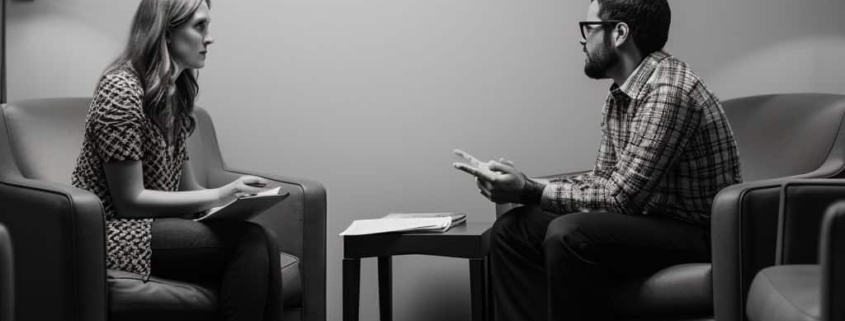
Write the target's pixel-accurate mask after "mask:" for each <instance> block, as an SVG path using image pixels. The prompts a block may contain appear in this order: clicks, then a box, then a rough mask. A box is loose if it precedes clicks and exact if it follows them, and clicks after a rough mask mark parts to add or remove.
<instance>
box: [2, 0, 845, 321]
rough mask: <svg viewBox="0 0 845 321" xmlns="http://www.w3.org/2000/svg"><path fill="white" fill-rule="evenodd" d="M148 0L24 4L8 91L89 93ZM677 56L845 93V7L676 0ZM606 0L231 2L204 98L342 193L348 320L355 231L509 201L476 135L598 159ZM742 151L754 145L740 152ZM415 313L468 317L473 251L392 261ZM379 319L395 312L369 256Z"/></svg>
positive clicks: (222, 16) (218, 26) (524, 164)
mask: <svg viewBox="0 0 845 321" xmlns="http://www.w3.org/2000/svg"><path fill="white" fill-rule="evenodd" d="M137 3H138V1H106V0H62V1H48V0H36V1H32V2H16V1H12V2H10V3H9V6H8V11H9V12H8V14H9V17H8V35H7V46H8V58H7V59H8V81H9V84H8V92H9V100H10V101H14V100H17V99H26V98H38V97H56V96H89V95H91V94H92V92H93V90H94V86H95V84H96V81H97V79H98V76H99V75H100V73H101V72H102V70H103V68H104V67H105V66H106V65H107V64H108V63H109V62H110V61H111V60H112V59H113V58H114V57H115V56H116V55H117V54H118V53H119V51H120V50H121V49H122V46H123V44H124V42H125V39H126V34H127V33H128V28H129V21H130V19H131V16H132V14H133V12H134V9H135V6H136V4H137ZM670 3H671V5H672V9H673V25H672V31H671V34H670V42H669V44H668V45H667V50H668V51H669V52H671V53H673V54H675V55H676V56H678V57H680V58H681V59H683V60H685V61H687V62H688V63H689V64H690V65H691V66H692V67H693V69H694V70H696V71H698V73H699V74H700V76H701V77H703V79H704V80H705V82H706V83H708V84H709V85H710V88H711V89H712V90H713V91H714V92H716V94H717V95H719V96H720V97H721V98H723V99H727V98H733V97H739V96H745V95H752V94H762V93H780V92H832V93H843V94H845V77H843V76H842V75H845V66H843V64H842V63H841V62H840V60H841V59H842V57H845V22H843V19H841V16H842V14H843V13H845V2H843V1H841V0H803V1H798V0H743V1H735V0H707V1H692V0H677V1H670ZM587 4H588V1H559V0H558V1H551V0H537V1H503V0H484V1H482V0H461V1H455V0H416V1H414V0H367V1H355V0H308V1H305V0H298V1H297V0H283V1H247V0H239V1H214V2H213V6H212V10H211V15H212V17H213V23H212V24H211V32H212V35H213V36H214V37H215V39H216V41H217V42H216V43H215V44H214V45H212V46H211V47H210V51H209V54H208V60H207V67H206V68H205V69H203V70H202V71H201V74H200V86H201V89H200V97H199V104H200V105H202V106H203V107H205V108H207V109H208V110H209V112H210V113H211V115H212V117H213V118H214V120H215V124H216V127H217V130H218V136H219V139H220V143H221V148H222V149H223V153H224V157H225V158H226V160H227V161H228V163H229V165H231V166H233V167H236V168H249V169H255V170H258V171H266V172H275V173H279V174H285V175H291V176H299V177H307V178H311V179H315V180H318V181H320V182H322V183H323V184H325V186H326V187H327V189H328V231H327V234H328V251H327V256H328V257H327V261H328V273H327V274H328V275H327V278H328V279H327V281H328V298H327V300H328V302H327V306H328V307H327V309H328V319H329V320H340V319H341V270H340V266H341V264H340V262H341V258H342V252H341V246H342V242H341V238H340V237H339V236H337V234H338V233H339V232H340V231H342V230H343V229H344V228H345V227H346V226H348V225H349V223H350V222H352V220H355V219H364V218H375V217H379V216H383V215H385V214H387V213H390V212H429V211H462V212H466V213H467V214H468V219H469V220H470V221H479V222H492V221H493V220H494V211H493V206H492V204H490V203H489V202H487V201H486V200H485V199H484V198H483V197H482V196H481V195H479V194H478V192H477V190H476V188H475V186H474V182H473V180H472V179H471V177H469V176H467V175H465V174H463V173H461V172H458V171H456V170H454V169H453V168H452V167H451V163H452V162H454V161H457V160H458V159H457V158H456V157H455V156H453V155H452V154H451V150H452V149H454V148H462V149H465V150H467V151H469V152H470V153H473V154H475V155H476V156H478V157H480V158H484V159H489V158H493V157H496V158H498V157H500V156H504V157H507V158H509V159H512V160H514V161H515V162H516V164H517V166H518V167H520V168H521V169H523V170H524V171H525V172H526V173H528V174H529V175H543V174H552V173H558V172H564V171H574V170H582V169H589V168H591V166H592V161H593V160H594V157H595V152H596V148H597V143H598V140H599V133H600V132H599V127H598V126H599V116H600V115H599V114H600V110H601V106H602V102H603V101H604V98H605V96H606V94H607V88H608V87H609V86H610V84H611V83H610V81H607V80H604V81H594V80H590V79H588V78H586V77H585V76H584V75H583V64H584V54H583V52H582V51H581V47H580V45H579V44H578V40H579V38H580V33H579V32H578V27H577V24H576V22H577V21H578V20H581V19H583V17H584V15H585V13H586V8H587ZM740 152H741V151H740ZM394 271H395V272H394V316H395V318H396V319H397V320H431V319H438V320H467V319H469V275H468V263H467V261H466V260H461V259H454V258H438V257H424V256H405V257H398V258H395V259H394ZM361 284H362V286H361V319H362V320H375V319H376V318H377V317H378V309H377V302H378V301H377V296H378V295H377V290H376V289H377V288H376V264H375V260H374V259H370V260H364V261H363V264H362V279H361Z"/></svg>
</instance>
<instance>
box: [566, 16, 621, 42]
mask: <svg viewBox="0 0 845 321" xmlns="http://www.w3.org/2000/svg"><path fill="white" fill-rule="evenodd" d="M620 23H625V21H622V20H599V21H578V29H579V30H580V31H581V39H584V40H587V33H586V32H584V27H586V26H590V25H601V26H602V27H607V26H610V25H617V24H620ZM591 31H592V30H591Z"/></svg>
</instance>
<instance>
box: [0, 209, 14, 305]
mask: <svg viewBox="0 0 845 321" xmlns="http://www.w3.org/2000/svg"><path fill="white" fill-rule="evenodd" d="M14 264H15V257H14V254H13V253H12V239H11V238H10V237H9V230H7V229H6V227H5V226H3V224H0V320H14V319H15V267H14Z"/></svg>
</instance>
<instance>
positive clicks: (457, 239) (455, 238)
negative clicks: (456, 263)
mask: <svg viewBox="0 0 845 321" xmlns="http://www.w3.org/2000/svg"><path fill="white" fill-rule="evenodd" d="M491 227H493V222H467V223H465V224H461V225H458V226H455V227H452V228H450V229H449V230H448V231H446V232H443V233H438V232H405V233H383V234H371V235H347V236H344V237H343V256H344V258H362V257H374V256H392V255H404V254H422V255H436V256H449V257H460V258H483V257H484V256H486V255H487V251H488V250H489V247H490V228H491Z"/></svg>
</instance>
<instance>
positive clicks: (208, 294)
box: [108, 253, 302, 321]
mask: <svg viewBox="0 0 845 321" xmlns="http://www.w3.org/2000/svg"><path fill="white" fill-rule="evenodd" d="M279 258H280V263H281V273H282V298H283V302H284V306H285V308H294V307H298V306H300V304H301V302H302V293H301V292H302V277H301V274H300V271H299V259H298V258H297V257H295V256H293V255H290V254H287V253H280V255H279ZM108 291H109V319H110V320H120V321H126V320H156V321H166V320H213V319H218V318H219V317H218V316H217V289H216V285H214V284H204V285H203V284H193V283H186V282H180V281H175V280H168V279H162V278H156V277H151V278H150V279H149V280H148V281H147V282H144V277H143V276H142V275H139V274H135V273H129V272H123V271H117V270H108Z"/></svg>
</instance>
